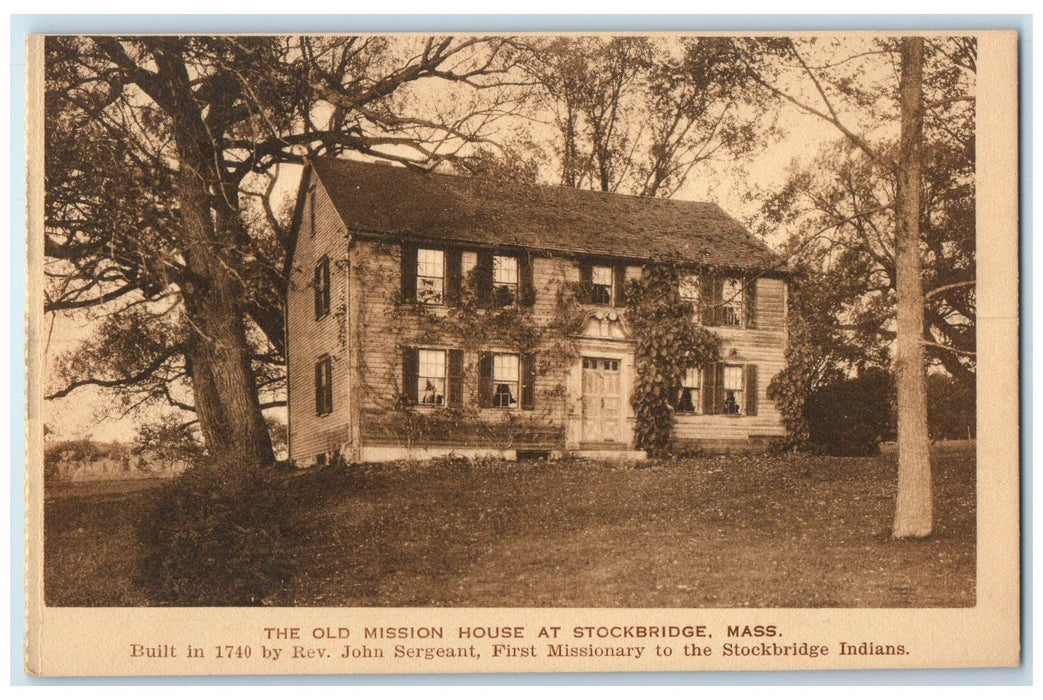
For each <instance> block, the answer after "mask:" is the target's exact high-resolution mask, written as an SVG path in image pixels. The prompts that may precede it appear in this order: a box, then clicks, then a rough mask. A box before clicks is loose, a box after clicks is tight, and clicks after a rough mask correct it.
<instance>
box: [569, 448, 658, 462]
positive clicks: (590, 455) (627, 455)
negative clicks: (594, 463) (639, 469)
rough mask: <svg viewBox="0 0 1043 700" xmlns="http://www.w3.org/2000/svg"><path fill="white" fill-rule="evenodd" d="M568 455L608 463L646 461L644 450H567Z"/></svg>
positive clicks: (646, 456)
mask: <svg viewBox="0 0 1043 700" xmlns="http://www.w3.org/2000/svg"><path fill="white" fill-rule="evenodd" d="M568 453H569V455H570V456H572V457H579V458H581V459H602V460H608V461H620V462H626V461H638V462H639V461H641V460H645V459H648V454H647V453H646V452H645V451H644V450H627V449H593V450H569V452H568Z"/></svg>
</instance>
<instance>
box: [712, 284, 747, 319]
mask: <svg viewBox="0 0 1043 700" xmlns="http://www.w3.org/2000/svg"><path fill="white" fill-rule="evenodd" d="M743 286H744V285H743V282H742V280H741V279H736V278H734V277H728V278H725V280H724V282H723V284H722V285H721V299H720V307H719V308H720V313H719V316H718V318H719V324H720V325H722V326H742V325H743V316H744V313H743V310H744V308H745V305H746V301H745V290H744V289H743Z"/></svg>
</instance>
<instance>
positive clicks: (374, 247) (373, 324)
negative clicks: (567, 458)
mask: <svg viewBox="0 0 1043 700" xmlns="http://www.w3.org/2000/svg"><path fill="white" fill-rule="evenodd" d="M462 257H463V264H464V266H465V267H467V266H468V264H469V263H470V262H472V255H471V253H469V252H468V253H465V254H464V255H463V256H462ZM351 258H352V263H351V264H352V291H351V293H352V295H355V299H356V301H355V303H353V305H352V306H353V309H356V312H355V313H357V314H358V318H357V319H355V320H354V324H353V327H354V328H355V329H356V331H355V332H354V333H353V334H352V338H353V340H354V341H355V342H356V343H357V347H358V348H359V356H360V359H359V363H360V368H359V377H360V379H359V391H358V392H357V400H358V402H359V408H360V412H361V414H362V425H361V435H362V441H363V443H364V444H377V443H379V444H388V443H391V442H394V436H395V435H396V434H401V436H402V440H403V441H406V440H408V439H412V438H410V437H409V436H408V435H406V432H405V429H404V428H402V427H401V425H400V423H401V421H400V420H398V419H397V418H395V417H394V416H395V415H396V414H397V415H399V416H401V414H402V411H401V410H400V409H399V407H398V403H399V402H398V399H399V397H400V396H402V395H403V393H404V392H405V391H406V388H405V387H403V386H402V348H404V347H425V348H436V349H453V348H460V347H461V345H462V343H461V341H460V340H459V339H456V338H453V337H451V336H449V335H441V334H439V333H438V332H437V324H435V329H436V330H435V331H434V332H432V329H431V323H429V322H422V321H421V312H419V311H417V310H416V309H415V308H413V306H412V304H409V303H403V300H402V299H401V294H400V290H401V274H402V273H401V247H400V246H399V245H397V244H393V243H384V242H377V241H371V240H362V239H360V240H356V241H355V242H354V243H353V247H352V256H351ZM566 279H572V280H573V281H578V279H579V272H578V270H576V269H575V268H574V266H570V265H569V264H567V263H566V262H565V261H562V260H555V259H548V258H536V259H534V260H533V286H534V288H535V289H536V298H535V302H534V305H533V310H532V314H533V320H534V321H535V322H536V323H540V324H546V323H548V322H549V321H550V319H551V318H553V315H554V313H555V308H556V305H557V296H558V294H557V293H558V290H559V289H560V287H561V284H562V283H563V282H564V281H565V280H566ZM427 313H430V314H432V315H434V316H435V317H444V316H446V315H448V313H449V311H448V309H444V308H440V307H433V308H431V309H429V310H427ZM482 351H493V352H495V351H501V352H511V349H510V348H509V347H508V346H506V345H504V344H502V343H498V342H497V341H496V339H490V340H489V341H488V342H486V343H483V344H482V347H481V348H472V349H467V351H466V352H465V353H464V382H463V388H464V402H463V403H464V409H465V410H468V411H469V412H471V413H472V414H473V415H474V416H475V417H476V418H477V419H478V420H481V421H482V422H484V423H487V424H490V425H494V424H498V423H503V422H508V421H510V420H511V416H512V415H513V417H514V420H516V421H517V422H521V423H526V424H528V423H537V424H540V425H537V426H534V427H533V428H532V429H531V430H528V431H527V432H526V434H527V435H530V436H538V437H539V439H535V438H531V439H528V440H526V441H525V444H526V445H531V444H535V443H538V444H539V445H540V446H547V447H554V448H560V447H561V444H560V443H561V435H562V431H561V429H560V428H561V426H562V425H563V423H564V411H565V397H564V394H563V392H562V391H561V390H560V388H559V385H560V384H561V382H562V381H563V377H564V373H565V368H564V367H563V366H557V365H556V364H555V363H553V362H552V358H551V353H550V352H549V351H547V349H546V348H537V350H536V363H537V376H536V381H535V408H534V409H533V410H531V411H529V410H522V409H489V408H486V409H478V408H477V406H478V354H479V352H482ZM414 410H415V411H417V412H421V413H423V412H427V413H431V412H432V411H438V410H439V409H429V408H423V407H421V408H416V409H414ZM458 434H459V435H460V438H459V440H460V442H461V443H462V444H467V445H479V444H482V445H485V444H489V440H490V439H491V438H489V437H488V434H490V433H489V431H485V432H484V434H483V435H478V434H473V435H472V437H471V438H468V436H467V435H466V434H465V433H462V432H461V433H458ZM494 441H495V440H494ZM445 443H446V441H445V439H444V438H439V439H438V440H435V439H433V438H430V436H428V439H426V440H422V441H421V442H420V443H418V444H423V445H427V444H445Z"/></svg>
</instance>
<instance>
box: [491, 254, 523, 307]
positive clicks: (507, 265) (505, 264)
mask: <svg viewBox="0 0 1043 700" xmlns="http://www.w3.org/2000/svg"><path fill="white" fill-rule="evenodd" d="M492 283H493V289H492V301H493V305H494V306H510V305H511V304H513V303H514V302H515V300H517V299H518V258H514V257H510V256H507V255H494V256H493V278H492Z"/></svg>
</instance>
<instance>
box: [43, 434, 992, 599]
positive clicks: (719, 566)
mask: <svg viewBox="0 0 1043 700" xmlns="http://www.w3.org/2000/svg"><path fill="white" fill-rule="evenodd" d="M933 462H934V487H935V533H934V534H933V535H932V536H931V537H930V538H927V539H925V540H920V541H892V540H891V539H890V536H889V531H890V524H891V517H892V511H893V507H894V484H895V480H896V460H895V457H894V455H884V456H881V457H875V458H833V457H819V456H809V455H781V456H748V457H737V456H729V457H698V458H685V459H678V460H674V461H661V462H647V463H639V464H608V463H597V462H589V461H570V460H563V461H558V462H520V463H514V462H499V461H488V462H478V463H469V462H465V461H459V462H440V463H435V464H426V465H424V464H410V463H392V464H385V465H369V466H356V467H350V468H348V469H334V468H329V469H326V470H322V471H312V472H304V473H300V474H299V476H295V477H288V478H287V479H286V482H285V484H284V488H285V489H286V492H287V493H286V497H287V498H288V499H293V500H294V502H296V503H299V504H300V509H301V511H300V512H301V516H302V526H301V527H300V528H299V532H298V541H296V542H294V543H292V545H291V547H292V549H293V550H294V551H295V552H296V554H295V561H294V570H295V571H296V574H295V576H294V577H293V578H292V579H290V580H288V581H286V582H284V585H283V586H282V587H281V588H280V589H279V590H277V591H274V592H273V593H272V595H271V596H270V598H269V599H268V601H267V602H268V603H270V604H272V605H285V606H363V607H365V606H446V607H458V606H459V607H462V606H487V607H524V606H535V607H542V606H562V607H570V606H583V607H744V606H749V607H959V606H972V605H974V603H975V597H974V595H975V593H974V591H975V540H976V537H975V488H974V478H975V460H974V451H973V447H967V446H962V447H960V448H957V449H936V451H935V454H934V459H933ZM149 497H150V494H149V492H147V491H141V492H136V493H135V492H121V493H116V494H114V495H101V494H82V493H71V494H65V495H60V496H55V497H54V498H52V499H50V500H49V501H48V502H47V504H46V510H45V513H46V525H45V528H46V540H45V558H46V559H45V563H46V567H45V585H46V594H47V601H48V604H50V605H114V606H120V605H146V604H148V602H147V601H146V600H144V599H143V597H142V594H141V593H140V591H139V590H138V589H137V587H136V586H135V584H134V583H133V572H134V557H135V543H134V540H133V522H134V518H135V517H137V516H136V514H137V513H140V512H141V510H140V508H142V507H143V506H144V504H145V502H146V501H147V499H148V498H149Z"/></svg>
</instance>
